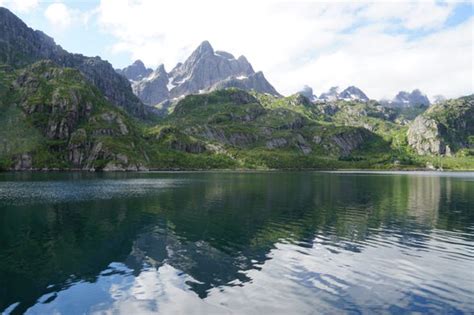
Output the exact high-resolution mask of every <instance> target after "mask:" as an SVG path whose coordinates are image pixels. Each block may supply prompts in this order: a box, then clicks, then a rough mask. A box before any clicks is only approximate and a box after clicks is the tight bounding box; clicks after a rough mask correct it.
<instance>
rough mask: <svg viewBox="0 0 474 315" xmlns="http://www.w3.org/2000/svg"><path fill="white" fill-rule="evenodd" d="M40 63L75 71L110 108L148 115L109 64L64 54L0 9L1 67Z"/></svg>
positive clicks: (8, 12)
mask: <svg viewBox="0 0 474 315" xmlns="http://www.w3.org/2000/svg"><path fill="white" fill-rule="evenodd" d="M43 59H49V60H52V61H53V62H54V63H55V64H57V65H59V66H62V67H71V68H75V69H78V70H79V71H81V72H82V74H83V75H84V77H85V78H86V79H87V80H88V81H89V82H90V83H92V84H93V85H94V86H96V87H97V88H98V89H99V90H100V91H101V92H102V93H103V94H104V96H105V97H106V98H107V99H108V100H109V101H110V102H111V103H112V104H114V105H115V106H118V107H120V108H123V109H125V110H126V111H127V112H129V113H130V114H132V115H134V116H137V117H140V118H145V117H146V116H147V114H148V113H149V112H148V111H147V110H146V109H145V107H144V106H143V104H142V103H141V102H140V100H139V99H138V98H137V97H136V96H135V95H134V94H133V92H132V89H131V87H130V83H129V82H128V80H127V79H126V78H125V77H123V76H121V75H120V74H118V73H117V72H116V71H115V70H114V69H113V67H112V65H111V64H110V63H108V62H107V61H105V60H102V59H100V58H99V57H85V56H83V55H80V54H71V53H69V52H67V51H66V50H64V49H62V48H61V46H59V45H56V43H55V42H54V40H53V39H52V38H51V37H48V36H47V35H45V34H44V33H43V32H40V31H35V30H33V29H31V28H29V27H28V26H27V25H26V24H25V23H23V21H21V20H20V19H19V18H18V17H16V16H15V15H14V14H13V13H11V12H10V11H9V10H7V9H5V8H1V7H0V63H6V64H9V65H11V66H14V67H18V68H21V67H24V66H27V65H29V64H32V63H34V62H36V61H39V60H43Z"/></svg>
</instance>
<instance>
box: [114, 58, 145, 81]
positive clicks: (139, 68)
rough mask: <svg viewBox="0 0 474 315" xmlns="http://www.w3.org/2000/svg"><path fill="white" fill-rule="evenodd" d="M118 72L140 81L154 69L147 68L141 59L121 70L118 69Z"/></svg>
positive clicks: (132, 79) (131, 79)
mask: <svg viewBox="0 0 474 315" xmlns="http://www.w3.org/2000/svg"><path fill="white" fill-rule="evenodd" d="M117 72H118V73H120V74H121V75H123V76H125V77H126V78H127V79H129V80H130V81H139V80H141V79H143V78H146V77H147V76H149V75H150V74H151V73H152V72H153V70H152V69H149V68H146V67H145V64H144V63H143V61H141V60H140V59H138V60H135V61H134V62H133V63H132V64H131V65H130V66H128V67H125V68H123V69H121V70H117Z"/></svg>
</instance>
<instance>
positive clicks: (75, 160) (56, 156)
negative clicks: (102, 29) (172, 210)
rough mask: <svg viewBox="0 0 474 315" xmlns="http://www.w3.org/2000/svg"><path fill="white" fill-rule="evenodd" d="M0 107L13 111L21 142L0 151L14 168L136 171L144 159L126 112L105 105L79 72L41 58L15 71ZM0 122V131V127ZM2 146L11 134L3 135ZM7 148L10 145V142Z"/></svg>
mask: <svg viewBox="0 0 474 315" xmlns="http://www.w3.org/2000/svg"><path fill="white" fill-rule="evenodd" d="M9 91H10V92H9V93H10V94H9V95H7V97H6V98H4V99H5V100H7V101H6V102H4V103H2V104H1V106H2V107H3V109H6V110H7V111H10V112H11V113H14V112H15V109H19V110H21V111H20V112H19V111H17V112H16V114H14V115H12V117H14V118H15V119H18V122H17V123H18V124H19V125H20V126H21V128H22V129H26V130H28V132H25V134H24V135H23V136H22V138H21V140H22V141H23V142H28V143H30V144H31V145H30V146H28V147H24V148H20V149H17V150H0V158H5V159H12V160H13V161H14V166H11V165H10V167H11V168H13V169H16V170H27V169H42V168H50V167H53V168H58V169H60V168H75V169H86V170H91V169H107V168H106V166H107V165H108V164H109V163H111V165H112V164H113V165H115V169H117V167H121V168H122V169H124V170H125V169H138V168H139V167H142V165H143V161H144V160H145V158H144V157H143V155H142V154H141V153H137V151H138V152H140V150H139V148H138V143H137V142H135V139H136V132H135V130H134V127H133V126H132V125H131V124H130V122H129V120H128V118H127V116H126V115H124V114H123V113H121V112H120V110H117V109H116V108H114V107H113V106H111V105H110V104H109V103H108V102H107V101H106V100H105V99H104V98H103V96H102V95H101V94H100V93H99V92H98V91H97V89H96V88H94V87H92V86H91V85H90V84H89V83H88V82H87V81H86V79H85V78H84V77H83V75H82V74H81V73H80V72H79V71H77V70H75V69H71V68H59V67H57V66H55V65H54V64H53V63H52V62H51V61H41V62H38V63H34V64H32V65H31V66H28V67H27V68H25V69H23V70H21V71H20V72H19V74H18V76H17V78H16V79H14V80H13V81H12V83H11V86H10V89H9ZM12 127H14V126H8V125H2V126H0V134H4V133H5V132H4V130H3V129H4V128H6V129H7V128H12ZM5 140H6V142H7V144H8V143H9V142H14V141H15V138H14V137H12V139H5ZM7 147H10V148H12V147H13V146H12V145H9V146H7Z"/></svg>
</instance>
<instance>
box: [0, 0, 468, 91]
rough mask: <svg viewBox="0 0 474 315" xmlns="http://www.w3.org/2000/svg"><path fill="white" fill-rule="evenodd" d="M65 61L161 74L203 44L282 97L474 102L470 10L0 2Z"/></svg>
mask: <svg viewBox="0 0 474 315" xmlns="http://www.w3.org/2000/svg"><path fill="white" fill-rule="evenodd" d="M0 6H4V7H7V8H9V9H10V10H12V11H13V12H14V13H15V14H17V15H18V16H19V17H20V18H21V19H22V20H23V21H24V22H25V23H27V24H28V25H29V26H30V27H32V28H34V29H39V30H42V31H44V32H45V33H46V34H48V35H50V36H52V37H53V38H54V39H55V41H56V43H58V44H59V45H61V46H62V47H63V48H65V49H66V50H68V51H70V52H74V53H82V54H84V55H88V56H100V57H102V58H103V59H106V60H108V61H109V62H110V63H112V65H113V66H114V67H115V68H123V67H125V66H127V65H129V64H131V63H132V62H133V61H134V60H136V59H141V60H142V61H143V62H144V63H145V64H146V65H147V66H148V67H151V68H156V67H157V66H158V65H160V64H162V63H163V64H164V65H165V68H166V70H168V71H170V70H171V69H172V68H173V67H174V66H175V65H176V63H177V62H183V61H184V60H185V59H186V57H188V56H189V54H190V53H191V52H192V51H193V50H194V49H195V48H196V47H197V46H198V45H199V44H200V43H201V42H202V41H204V40H208V41H210V43H211V44H212V46H213V47H214V49H216V50H224V51H228V52H230V53H232V54H234V55H235V56H240V55H245V56H246V57H247V59H248V60H249V61H250V63H251V64H252V65H253V67H254V69H255V70H261V71H263V72H264V74H265V76H266V78H267V79H268V80H269V81H270V83H272V85H273V86H274V87H275V88H276V89H277V90H278V91H279V92H280V93H283V94H285V95H289V94H292V93H295V92H297V91H299V90H300V89H301V88H302V87H303V86H304V85H308V86H310V87H312V88H313V90H314V92H315V94H317V95H319V94H321V93H322V92H325V91H326V90H328V89H329V88H330V87H331V86H339V87H340V88H345V87H347V86H349V85H355V86H357V87H359V88H361V89H362V90H363V91H364V92H365V93H366V94H367V95H368V96H369V97H370V98H373V99H382V98H393V96H394V95H395V94H396V93H397V92H398V91H401V90H406V91H411V90H413V89H416V88H419V89H421V90H422V91H423V92H424V93H426V94H427V95H428V96H429V97H430V98H431V99H433V98H434V96H436V95H444V96H445V97H458V96H462V95H467V94H472V93H474V66H473V62H474V4H473V2H472V1H430V0H425V1H403V0H402V1H393V0H392V1H390V0H388V1H318V0H302V1H298V0H296V1H295V0H293V1H288V0H284V1H283V0H170V1H167V0H129V1H126V0H46V1H43V0H0Z"/></svg>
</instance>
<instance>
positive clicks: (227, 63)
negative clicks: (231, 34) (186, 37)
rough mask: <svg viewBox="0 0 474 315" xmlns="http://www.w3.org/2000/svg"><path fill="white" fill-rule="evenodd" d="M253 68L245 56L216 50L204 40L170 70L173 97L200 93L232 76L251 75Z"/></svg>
mask: <svg viewBox="0 0 474 315" xmlns="http://www.w3.org/2000/svg"><path fill="white" fill-rule="evenodd" d="M251 74H254V71H253V68H252V66H251V65H250V63H249V62H248V61H247V59H246V58H245V57H243V56H241V57H239V58H238V59H235V58H234V57H233V56H232V55H231V54H229V53H224V54H222V53H219V52H214V49H213V48H212V46H211V45H210V43H209V42H207V41H204V42H203V43H202V44H201V45H199V47H198V48H197V49H196V50H195V51H194V52H193V53H192V54H191V56H190V57H189V58H188V59H187V60H186V61H185V62H184V63H183V64H182V65H178V66H176V67H175V68H174V69H173V70H171V72H170V78H171V84H172V85H173V86H174V87H173V88H171V90H170V95H171V97H172V98H174V97H179V96H182V95H187V94H192V93H198V92H199V91H201V90H206V89H208V88H209V87H211V86H212V85H214V84H215V83H217V82H218V81H221V80H224V79H226V78H229V77H231V76H237V77H238V76H249V75H251Z"/></svg>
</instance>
